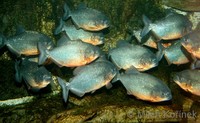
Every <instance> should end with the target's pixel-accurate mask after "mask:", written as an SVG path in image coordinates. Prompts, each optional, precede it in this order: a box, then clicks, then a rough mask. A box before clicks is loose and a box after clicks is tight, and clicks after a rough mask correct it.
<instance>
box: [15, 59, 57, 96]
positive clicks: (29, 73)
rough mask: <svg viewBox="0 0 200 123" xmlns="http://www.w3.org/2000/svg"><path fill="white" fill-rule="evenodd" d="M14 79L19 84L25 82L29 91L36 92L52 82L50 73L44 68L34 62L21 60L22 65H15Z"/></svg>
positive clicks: (17, 63) (18, 63)
mask: <svg viewBox="0 0 200 123" xmlns="http://www.w3.org/2000/svg"><path fill="white" fill-rule="evenodd" d="M15 70H16V74H15V79H16V81H17V82H19V83H21V81H22V79H23V80H24V81H25V83H26V85H27V87H28V89H29V90H31V91H33V92H37V91H39V90H40V89H42V88H45V87H46V86H47V85H49V84H50V83H52V82H53V79H52V75H51V73H50V72H49V71H48V70H47V69H46V68H45V67H44V66H38V64H37V63H36V62H32V61H29V60H27V59H25V60H23V61H22V63H21V64H20V62H18V61H17V62H16V63H15Z"/></svg>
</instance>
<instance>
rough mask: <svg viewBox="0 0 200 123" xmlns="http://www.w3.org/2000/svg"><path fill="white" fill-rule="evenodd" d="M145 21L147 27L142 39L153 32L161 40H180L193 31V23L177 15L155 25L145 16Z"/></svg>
mask: <svg viewBox="0 0 200 123" xmlns="http://www.w3.org/2000/svg"><path fill="white" fill-rule="evenodd" d="M143 21H144V24H145V27H144V29H143V30H142V33H141V37H144V36H145V35H147V34H148V33H149V31H152V32H153V34H154V35H155V36H156V38H158V39H159V40H161V39H163V40H172V39H178V38H181V37H182V36H184V35H186V34H187V33H189V32H190V31H191V29H192V24H191V22H190V21H189V20H188V19H187V18H186V17H185V16H183V15H181V14H176V13H171V14H169V15H167V16H166V17H165V18H163V19H161V20H158V21H156V22H154V23H151V21H150V20H149V19H148V18H147V17H146V16H143Z"/></svg>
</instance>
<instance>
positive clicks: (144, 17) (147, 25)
mask: <svg viewBox="0 0 200 123" xmlns="http://www.w3.org/2000/svg"><path fill="white" fill-rule="evenodd" d="M142 20H143V22H144V28H143V30H142V32H141V37H144V36H145V35H147V34H148V32H149V31H150V28H149V25H150V23H151V21H150V20H149V18H147V16H145V15H143V16H142Z"/></svg>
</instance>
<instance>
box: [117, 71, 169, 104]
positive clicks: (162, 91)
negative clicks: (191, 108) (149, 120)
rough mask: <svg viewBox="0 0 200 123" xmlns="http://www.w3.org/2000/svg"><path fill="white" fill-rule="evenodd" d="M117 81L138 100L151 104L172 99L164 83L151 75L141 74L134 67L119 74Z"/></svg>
mask: <svg viewBox="0 0 200 123" xmlns="http://www.w3.org/2000/svg"><path fill="white" fill-rule="evenodd" d="M117 80H120V81H121V83H122V84H123V85H124V87H125V88H126V90H127V94H128V95H134V96H135V97H136V98H138V99H141V100H145V101H150V102H162V101H168V100H171V99H172V94H171V91H170V89H169V88H168V86H167V85H166V84H165V83H164V82H163V81H161V80H160V79H158V78H156V77H154V76H152V75H150V74H147V73H140V72H138V71H137V70H136V69H135V68H134V67H131V68H130V69H128V70H126V71H125V73H122V74H118V75H117V77H116V79H115V81H117Z"/></svg>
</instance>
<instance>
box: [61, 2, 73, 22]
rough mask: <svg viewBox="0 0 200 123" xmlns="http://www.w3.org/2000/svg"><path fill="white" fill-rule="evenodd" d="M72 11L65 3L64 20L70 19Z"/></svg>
mask: <svg viewBox="0 0 200 123" xmlns="http://www.w3.org/2000/svg"><path fill="white" fill-rule="evenodd" d="M70 13H71V10H70V9H69V6H68V5H67V4H66V3H65V4H64V15H63V18H62V19H63V20H67V19H68V18H69V17H70Z"/></svg>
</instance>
